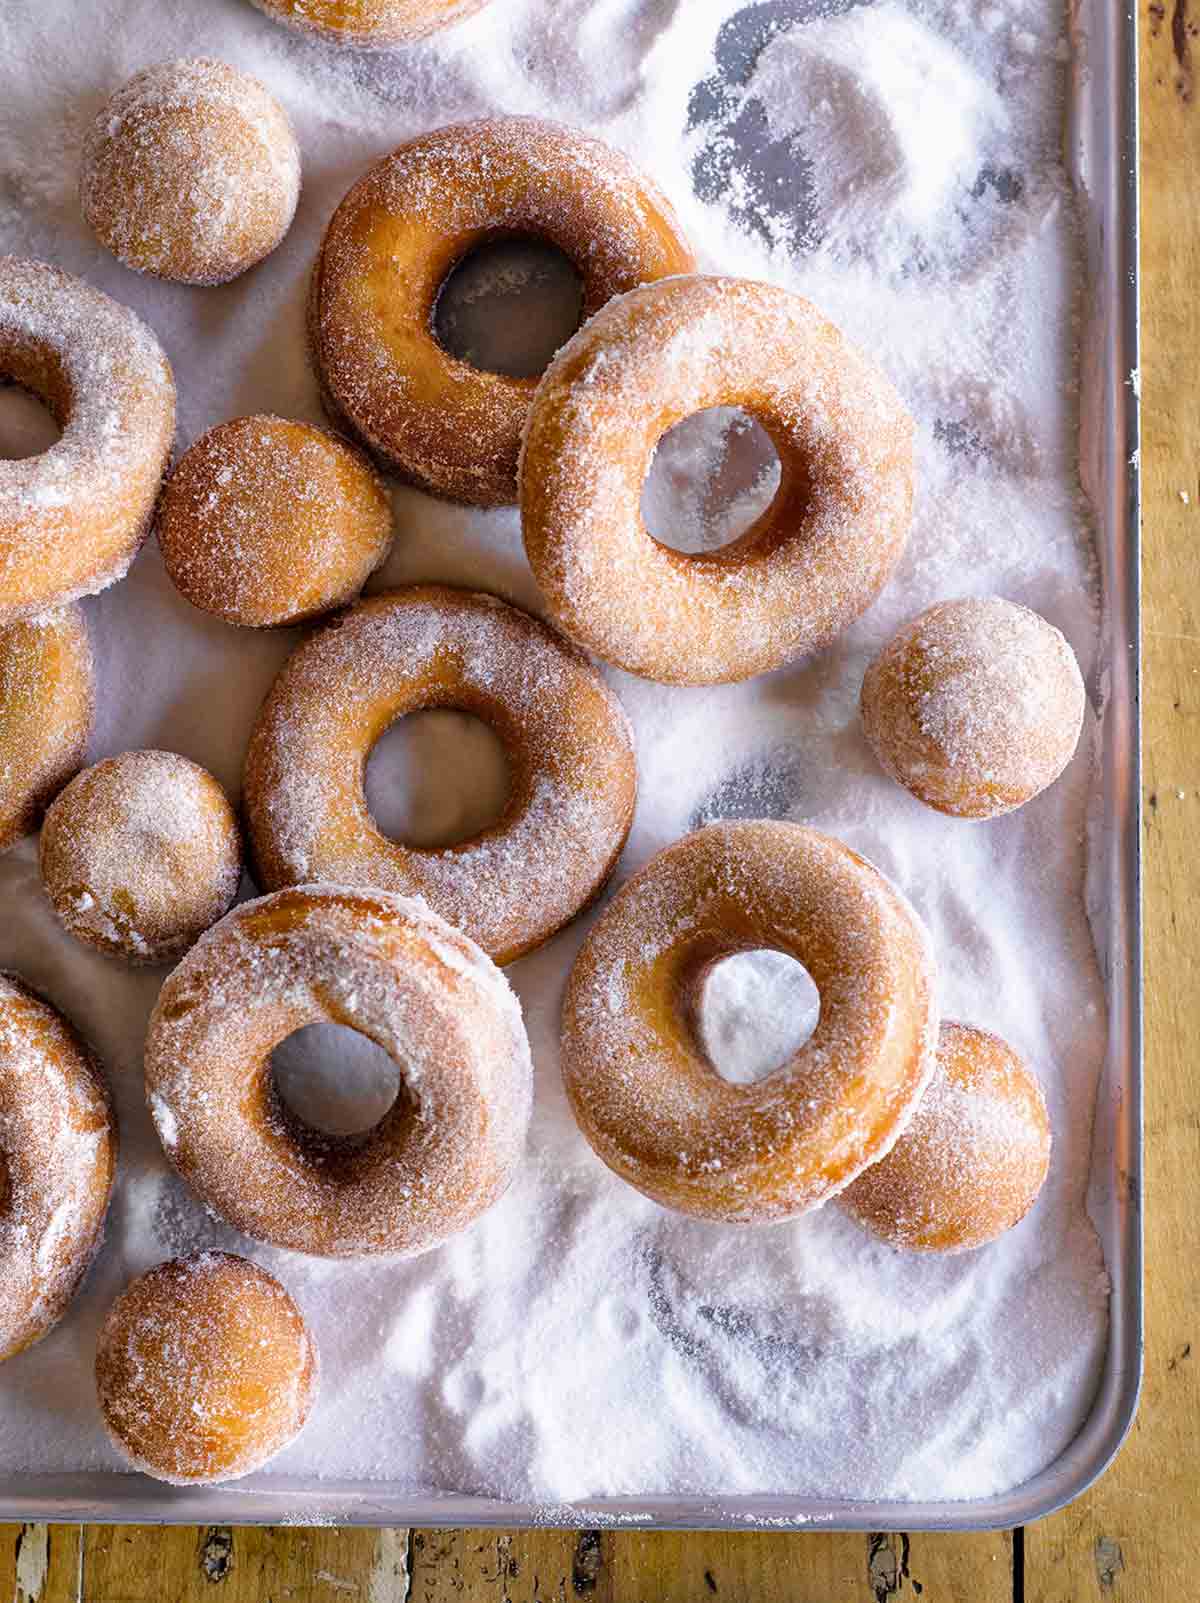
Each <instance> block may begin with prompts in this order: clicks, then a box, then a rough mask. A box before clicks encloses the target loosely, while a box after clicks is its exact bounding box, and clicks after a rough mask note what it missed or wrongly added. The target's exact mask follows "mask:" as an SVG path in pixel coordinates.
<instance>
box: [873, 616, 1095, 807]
mask: <svg viewBox="0 0 1200 1603" xmlns="http://www.w3.org/2000/svg"><path fill="white" fill-rule="evenodd" d="M1085 702H1086V696H1085V693H1084V688H1083V677H1082V675H1081V674H1080V672H1079V664H1078V663H1077V662H1076V660H1075V653H1074V652H1073V651H1072V650H1071V647H1070V646H1069V645H1068V643H1067V641H1066V639H1065V638H1064V637H1063V635H1062V634H1060V632H1059V631H1058V630H1057V629H1056V628H1055V627H1054V625H1053V624H1051V623H1047V622H1046V620H1045V618H1043V617H1041V616H1040V615H1039V614H1038V613H1036V612H1031V611H1030V610H1029V608H1028V607H1019V606H1017V605H1016V604H1015V603H1014V602H1012V601H1002V600H1000V599H999V598H997V597H994V596H992V597H987V598H985V599H982V600H977V599H966V600H961V601H939V602H938V603H937V605H936V606H932V607H930V608H929V609H928V611H926V612H923V613H921V615H920V617H918V618H914V619H913V620H912V622H911V623H908V624H906V625H905V626H904V628H903V629H901V630H900V632H899V633H898V634H897V635H896V636H895V638H894V639H893V640H892V641H891V643H890V644H889V645H888V646H887V647H886V649H885V650H884V651H883V652H882V653H881V654H880V656H879V657H877V658H876V660H875V661H874V662H873V663H872V664H871V666H870V668H868V670H867V674H866V677H865V679H864V680H863V687H862V700H861V705H862V720H863V729H864V730H865V731H866V736H867V739H868V740H869V741H870V743H871V745H872V747H873V748H874V750H875V755H876V756H877V757H878V759H879V762H880V765H881V766H882V767H883V768H884V769H885V771H886V772H887V773H889V774H890V775H891V777H892V778H893V779H894V780H896V781H897V782H898V783H899V784H901V785H903V786H904V787H905V789H907V790H910V791H911V792H912V794H913V795H914V796H916V797H917V798H918V800H920V801H923V802H925V803H926V805H927V806H929V807H933V808H936V809H937V811H938V812H940V813H951V814H953V815H954V816H955V817H958V818H995V817H996V816H997V815H998V814H1000V813H1007V812H1011V811H1012V810H1013V808H1014V807H1022V806H1024V804H1025V803H1026V802H1027V801H1030V800H1031V799H1032V798H1033V797H1034V796H1036V795H1037V794H1038V793H1039V792H1040V791H1043V790H1045V788H1046V787H1047V785H1051V784H1053V783H1054V781H1055V780H1056V779H1057V778H1058V776H1059V774H1061V773H1062V771H1063V769H1064V768H1065V767H1066V766H1067V764H1068V762H1070V760H1071V757H1072V755H1073V754H1074V751H1075V747H1076V745H1077V744H1078V742H1079V734H1080V730H1081V729H1082V728H1083V712H1084V706H1085Z"/></svg>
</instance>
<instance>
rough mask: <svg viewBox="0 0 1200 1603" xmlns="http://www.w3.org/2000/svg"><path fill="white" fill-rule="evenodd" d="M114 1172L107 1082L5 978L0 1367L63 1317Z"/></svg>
mask: <svg viewBox="0 0 1200 1603" xmlns="http://www.w3.org/2000/svg"><path fill="white" fill-rule="evenodd" d="M116 1167H117V1127H116V1123H115V1121H114V1118H113V1110H112V1103H111V1101H110V1099H109V1094H108V1087H107V1085H106V1084H105V1080H104V1075H103V1073H102V1072H101V1070H100V1067H99V1065H98V1064H97V1062H96V1060H95V1058H94V1057H93V1056H92V1054H91V1053H90V1052H89V1051H88V1049H87V1047H85V1046H84V1044H83V1042H82V1041H81V1040H80V1039H79V1037H78V1036H77V1035H76V1033H75V1031H74V1030H73V1029H72V1028H71V1026H70V1025H69V1024H68V1023H67V1021H66V1020H65V1019H64V1018H63V1017H62V1015H61V1014H60V1013H58V1012H57V1011H56V1010H55V1009H54V1008H52V1007H51V1006H50V1004H49V1003H48V1002H44V1001H42V999H41V998H40V997H39V996H38V995H37V994H36V993H35V992H34V991H32V990H31V989H30V988H29V986H27V985H26V984H25V982H24V981H23V980H20V979H18V978H17V976H16V975H15V974H4V973H0V1360H3V1359H5V1358H11V1357H12V1356H13V1355H14V1354H15V1353H19V1352H21V1351H22V1350H23V1349H24V1348H26V1347H29V1346H31V1345H32V1344H33V1343H34V1342H35V1341H38V1340H39V1339H40V1338H41V1337H42V1336H44V1335H45V1334H46V1332H47V1331H48V1330H49V1329H50V1328H51V1326H53V1325H55V1324H57V1323H58V1321H59V1320H60V1319H61V1318H62V1316H63V1314H64V1313H65V1312H66V1308H67V1304H68V1303H69V1302H70V1301H71V1298H72V1297H73V1296H74V1295H75V1292H76V1290H77V1289H78V1287H79V1283H80V1281H81V1280H82V1279H83V1277H84V1275H85V1274H86V1273H87V1269H88V1265H89V1264H90V1263H91V1261H92V1259H93V1257H94V1256H95V1254H96V1251H97V1249H98V1248H99V1246H100V1239H101V1236H102V1234H103V1231H104V1216H105V1214H106V1213H107V1211H108V1199H109V1195H110V1193H111V1192H112V1185H113V1176H114V1175H115V1173H116Z"/></svg>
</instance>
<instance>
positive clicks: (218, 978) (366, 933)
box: [146, 885, 532, 1258]
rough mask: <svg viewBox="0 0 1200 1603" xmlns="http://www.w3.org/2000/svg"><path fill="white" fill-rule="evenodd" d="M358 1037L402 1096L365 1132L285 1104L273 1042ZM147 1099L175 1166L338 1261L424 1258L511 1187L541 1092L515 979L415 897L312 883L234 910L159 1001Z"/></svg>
mask: <svg viewBox="0 0 1200 1603" xmlns="http://www.w3.org/2000/svg"><path fill="white" fill-rule="evenodd" d="M317 1023H326V1024H328V1023H334V1024H342V1025H345V1026H347V1027H349V1028H350V1029H354V1030H358V1031H359V1033H360V1034H362V1035H365V1036H367V1037H368V1038H369V1039H370V1040H372V1041H374V1042H375V1044H376V1045H377V1046H380V1047H382V1048H383V1050H384V1051H385V1052H387V1053H388V1054H389V1055H390V1056H391V1057H392V1059H393V1060H394V1061H395V1063H396V1064H397V1066H398V1067H399V1069H400V1073H401V1076H402V1083H403V1089H402V1091H401V1094H400V1095H399V1096H398V1097H397V1099H396V1101H395V1103H394V1104H393V1106H392V1107H391V1109H390V1110H389V1111H388V1112H387V1113H386V1114H385V1115H384V1117H383V1118H382V1119H381V1120H380V1122H379V1123H378V1124H377V1125H376V1126H375V1127H374V1129H373V1130H371V1131H370V1132H369V1133H368V1134H367V1135H366V1136H365V1137H357V1136H351V1137H345V1136H331V1135H324V1134H322V1133H321V1132H320V1131H317V1130H314V1129H312V1128H311V1127H310V1126H309V1125H307V1124H305V1123H304V1122H303V1121H301V1120H300V1119H299V1118H298V1117H297V1116H296V1115H295V1114H294V1113H292V1112H291V1111H290V1110H289V1109H288V1108H287V1107H286V1106H285V1104H284V1103H283V1102H282V1100H281V1099H280V1097H279V1094H278V1092H277V1090H276V1088H275V1083H274V1080H273V1077H272V1072H271V1053H272V1051H273V1050H274V1048H275V1047H276V1046H278V1045H279V1043H280V1042H281V1041H283V1040H285V1039H286V1038H287V1037H288V1036H289V1035H292V1034H294V1033H295V1031H297V1030H299V1029H303V1028H304V1026H305V1025H307V1024H317ZM146 1095H147V1099H148V1101H149V1103H150V1110H151V1113H152V1114H153V1116H154V1122H155V1125H156V1126H157V1129H158V1133H159V1136H160V1138H161V1139H162V1143H163V1146H164V1147H165V1148H166V1151H167V1155H168V1156H169V1157H170V1159H171V1161H172V1163H173V1164H174V1165H175V1167H176V1168H177V1169H178V1170H179V1172H180V1173H181V1174H182V1175H183V1177H184V1179H185V1180H187V1181H188V1182H189V1183H190V1184H191V1185H192V1186H193V1187H194V1188H195V1190H196V1191H197V1192H198V1193H199V1194H200V1196H201V1197H202V1198H203V1200H204V1202H205V1203H207V1205H208V1206H209V1207H210V1208H211V1209H213V1210H214V1212H216V1213H218V1214H220V1215H221V1217H222V1218H224V1219H228V1220H229V1222H230V1223H231V1224H233V1225H236V1226H237V1228H238V1229H239V1230H243V1231H245V1232H246V1234H247V1235H251V1236H256V1237H258V1238H259V1239H260V1240H262V1241H269V1242H272V1243H273V1244H274V1245H275V1246H278V1247H291V1248H294V1249H295V1250H296V1251H298V1252H309V1253H315V1254H318V1255H320V1256H323V1257H331V1258H352V1257H365V1256H368V1255H371V1254H375V1253H390V1254H397V1255H403V1256H411V1255H414V1254H416V1253H420V1252H427V1251H428V1250H429V1249H430V1248H431V1247H436V1246H438V1245H440V1244H441V1242H443V1241H445V1240H446V1238H447V1237H448V1236H452V1235H454V1234H455V1233H456V1232H458V1231H460V1230H464V1229H465V1228H466V1227H467V1225H469V1224H471V1223H472V1222H473V1221H474V1220H475V1219H476V1218H477V1217H478V1216H479V1215H480V1214H481V1213H483V1212H484V1210H485V1209H487V1208H490V1207H491V1205H492V1204H493V1203H494V1202H495V1201H496V1200H497V1199H498V1198H499V1197H500V1196H501V1195H502V1194H503V1193H504V1191H505V1190H506V1189H507V1187H508V1184H509V1182H510V1181H511V1179H512V1177H513V1175H514V1173H515V1172H516V1168H517V1165H518V1163H519V1162H520V1160H521V1155H522V1151H523V1148H524V1144H525V1131H526V1128H527V1126H528V1123H529V1110H530V1103H531V1099H532V1070H531V1066H530V1060H529V1043H528V1041H527V1040H526V1037H525V1026H524V1024H523V1022H522V1019H521V1009H520V1006H519V1004H518V1002H517V1000H516V997H515V996H514V995H513V993H512V992H511V991H510V990H509V987H508V983H507V981H506V980H505V979H504V976H503V975H502V974H501V973H500V971H499V970H498V969H497V968H496V966H495V965H494V964H493V963H492V962H491V961H490V959H489V958H488V957H487V956H486V955H485V954H484V953H483V952H481V951H480V949H479V948H478V947H477V946H476V945H475V944H474V943H473V942H472V941H469V940H468V939H467V938H466V937H465V936H464V935H461V934H460V933H459V932H458V931H457V930H455V929H451V927H450V925H449V924H447V923H446V922H445V920H444V919H441V918H439V917H438V916H437V914H436V913H433V912H431V911H430V910H429V908H428V907H427V906H426V905H425V903H424V902H423V901H421V900H420V899H417V898H408V897H401V896H392V895H390V894H388V893H387V892H386V891H370V890H354V889H350V888H347V887H345V886H335V885H306V886H298V887H295V888H294V889H291V890H286V891H277V892H276V893H275V894H274V895H273V896H264V897H262V898H261V899H260V900H258V901H256V902H247V903H244V904H243V905H242V906H241V907H238V908H235V909H234V911H233V912H232V913H229V914H228V915H227V916H226V917H225V918H224V919H222V921H221V922H220V923H219V924H218V925H217V926H216V927H215V928H214V929H211V930H209V932H208V934H207V935H204V936H202V937H201V938H200V940H199V941H198V942H197V944H196V945H195V946H194V947H193V948H192V950H191V951H190V952H189V953H188V955H187V956H186V957H185V958H184V960H183V962H182V963H180V965H179V967H178V968H177V969H175V970H174V972H173V973H171V974H170V975H169V976H168V978H167V981H166V984H165V985H164V986H163V988H162V991H161V993H160V995H159V999H158V1005H157V1006H156V1008H155V1010H154V1013H153V1016H152V1017H151V1020H150V1032H149V1036H148V1038H147V1041H146Z"/></svg>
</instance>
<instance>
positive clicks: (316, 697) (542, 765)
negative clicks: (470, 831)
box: [243, 585, 637, 963]
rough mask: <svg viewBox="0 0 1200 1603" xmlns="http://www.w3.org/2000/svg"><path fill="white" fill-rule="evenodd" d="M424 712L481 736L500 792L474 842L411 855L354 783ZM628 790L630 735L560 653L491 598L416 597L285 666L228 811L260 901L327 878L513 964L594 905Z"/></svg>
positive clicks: (577, 665)
mask: <svg viewBox="0 0 1200 1603" xmlns="http://www.w3.org/2000/svg"><path fill="white" fill-rule="evenodd" d="M331 690H333V691H334V693H332V694H331ZM430 707H453V708H458V709H459V710H461V711H464V712H469V713H473V714H474V715H475V716H476V717H478V718H481V719H482V720H483V721H484V722H485V723H487V724H490V725H491V727H492V728H493V729H494V730H495V732H496V733H497V734H498V735H499V737H500V739H501V740H502V741H503V742H504V745H505V748H506V750H507V752H508V756H509V762H510V769H511V790H510V794H509V801H508V806H507V807H506V809H505V812H504V814H503V816H502V817H501V818H500V820H499V821H498V822H497V823H496V824H494V825H492V826H491V827H490V828H489V829H486V830H484V831H483V832H482V833H481V834H479V835H477V836H475V837H474V838H473V839H471V840H467V841H463V842H461V843H460V844H458V845H455V846H446V847H441V848H435V849H431V850H421V849H418V848H416V847H411V846H404V845H400V844H398V843H397V842H395V841H391V840H388V839H387V838H386V836H384V835H382V834H381V833H380V831H379V830H378V829H377V828H376V827H375V824H374V822H373V820H372V818H371V815H370V812H369V811H368V809H367V802H366V797H365V795H364V793H363V773H364V766H365V763H366V759H367V756H368V754H369V752H370V750H371V748H372V746H373V745H374V744H375V742H376V741H377V740H378V739H379V737H380V736H381V735H382V734H383V732H384V730H385V729H387V727H388V725H389V724H391V723H392V722H394V720H396V719H397V718H401V717H403V716H404V715H405V713H410V712H418V711H422V710H424V709H425V708H430ZM636 792H637V767H636V759H635V757H634V749H633V735H632V731H631V730H630V727H629V722H628V720H627V719H626V717H625V714H624V712H623V711H622V709H621V706H620V703H619V702H618V701H617V699H616V697H615V696H614V695H613V694H612V692H611V691H610V690H609V689H608V687H607V686H606V685H605V683H604V681H603V680H602V679H601V678H600V676H599V674H598V673H597V672H596V670H595V669H594V668H593V667H592V666H591V664H590V663H588V662H587V661H586V660H585V659H584V658H583V657H582V656H581V655H580V654H579V653H578V652H577V651H576V650H575V649H574V647H573V646H571V645H569V644H568V643H567V642H566V641H564V640H561V639H560V638H559V637H558V636H557V635H556V634H554V633H553V632H552V631H551V630H549V629H547V628H546V626H545V625H544V624H542V623H539V622H538V620H537V619H536V618H532V617H530V616H529V614H528V613H525V612H520V611H518V610H517V608H516V607H511V606H508V605H507V604H506V603H505V602H503V601H499V600H497V599H496V597H495V596H488V595H480V594H473V593H471V592H469V591H464V590H452V589H448V588H446V587H444V586H440V585H414V586H412V587H411V588H408V589H404V590H394V591H391V592H390V593H387V594H384V595H378V596H373V597H371V598H370V600H367V601H364V602H361V603H360V604H359V605H358V606H356V607H352V608H351V609H350V610H349V611H348V612H345V613H343V614H342V615H341V616H340V617H339V618H337V619H335V620H334V621H333V622H332V623H331V624H329V625H327V626H326V627H325V628H324V629H321V630H319V631H318V632H317V633H316V634H314V635H312V636H311V637H310V638H309V639H308V640H307V641H305V642H304V644H302V645H301V646H300V647H299V648H298V649H297V650H296V651H295V652H294V653H293V654H292V656H291V657H290V658H289V659H288V661H287V662H286V663H285V664H284V667H283V670H282V672H281V673H280V675H279V677H278V679H276V681H275V684H274V685H273V687H272V689H271V691H270V694H269V695H268V696H267V699H266V702H265V703H264V705H263V708H262V711H261V712H260V714H259V717H258V722H257V723H256V725H255V728H254V731H253V733H252V735H251V737H250V746H249V750H248V753H247V757H246V769H245V777H244V784H243V801H244V806H245V812H246V820H247V824H248V827H249V832H250V839H251V846H252V852H253V856H254V859H255V862H256V864H257V873H256V878H257V879H258V882H259V884H260V885H262V886H263V887H264V888H265V889H268V890H275V889H278V888H279V887H281V886H284V885H295V884H300V883H301V882H303V881H308V880H328V881H333V882H336V883H339V884H349V885H377V886H381V887H382V888H384V889H386V890H391V891H398V892H401V893H403V894H406V895H412V896H423V897H424V898H425V899H426V901H427V902H428V903H429V905H430V906H431V907H432V908H433V909H434V910H435V911H436V912H438V913H440V914H441V915H442V917H443V918H445V919H448V920H449V921H450V923H452V924H454V925H456V926H457V927H458V928H459V929H461V930H463V931H464V932H465V933H466V934H467V935H469V936H470V937H471V939H472V940H474V941H477V942H478V943H479V945H480V946H482V947H483V949H484V951H485V952H487V953H488V955H489V956H490V957H492V958H493V959H494V960H495V961H496V962H497V963H510V962H511V961H512V960H513V959H514V958H516V957H519V956H521V954H522V953H524V952H528V951H530V950H532V948H533V947H535V946H540V945H541V943H542V942H543V941H546V940H548V939H549V938H550V936H551V935H553V934H554V933H555V932H556V931H557V930H559V929H561V928H562V926H563V925H564V924H566V923H568V922H569V921H570V920H571V919H572V918H574V917H575V915H576V914H577V913H578V912H579V911H580V909H581V908H583V907H584V906H586V904H587V903H588V902H589V901H590V900H591V899H592V898H593V897H594V896H596V895H597V894H598V892H599V891H600V889H601V887H602V886H603V885H604V883H605V881H606V880H607V879H608V876H609V874H610V873H611V872H612V870H613V868H614V866H615V864H616V861H617V858H618V857H619V856H620V853H621V848H622V847H623V845H624V844H625V837H626V836H627V835H628V833H629V827H630V824H631V823H632V821H633V806H634V801H635V798H636Z"/></svg>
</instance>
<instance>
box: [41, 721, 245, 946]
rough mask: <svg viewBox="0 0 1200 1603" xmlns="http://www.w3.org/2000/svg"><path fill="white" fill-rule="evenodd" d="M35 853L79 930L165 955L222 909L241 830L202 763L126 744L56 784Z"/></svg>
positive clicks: (93, 940)
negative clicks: (64, 784) (58, 787)
mask: <svg viewBox="0 0 1200 1603" xmlns="http://www.w3.org/2000/svg"><path fill="white" fill-rule="evenodd" d="M38 861H39V866H40V868H41V874H42V884H43V885H44V886H45V889H46V894H47V896H48V897H49V898H50V905H51V907H53V909H54V911H55V912H56V913H57V914H58V917H59V918H60V919H61V920H62V923H63V925H64V927H65V928H66V929H67V930H69V931H70V933H71V934H72V935H74V936H75V937H76V938H77V939H78V940H81V941H84V942H85V943H86V944H87V945H89V946H96V947H99V949H100V950H101V951H102V952H108V953H109V954H111V955H112V956H114V957H122V958H124V959H126V961H127V962H130V963H163V962H166V961H167V960H168V959H170V958H174V957H178V956H179V955H180V953H182V952H185V951H186V950H187V948H188V947H189V946H191V944H192V943H193V941H195V940H196V938H197V937H198V936H199V935H201V934H202V933H203V932H204V931H205V930H206V929H208V927H209V925H211V924H215V923H216V921H217V920H218V919H219V918H220V917H222V915H223V914H225V913H226V912H228V910H229V907H230V904H231V903H232V901H233V899H234V897H235V896H236V895H237V888H238V881H239V880H240V879H241V876H242V837H241V830H240V829H239V828H238V822H237V818H236V817H235V816H234V812H233V809H232V807H230V805H229V800H228V798H227V796H226V795H225V792H224V791H223V790H222V789H221V786H220V785H219V784H218V783H217V781H216V780H215V779H214V778H213V776H212V775H211V774H210V773H209V772H208V771H207V769H204V768H201V767H200V765H199V763H194V762H192V761H190V760H189V759H188V758H187V757H181V756H179V754H178V753H177V752H173V751H126V752H122V754H121V755H120V756H119V757H106V758H105V759H104V761H103V762H98V763H96V764H95V766H94V767H92V768H87V769H85V770H84V772H83V773H81V774H77V775H76V777H75V778H74V779H73V780H72V781H71V783H70V784H69V785H68V786H67V787H66V788H65V789H64V790H63V791H61V792H60V793H59V795H58V796H57V797H56V798H55V800H54V802H53V803H52V804H51V806H50V808H49V810H48V811H47V813H46V820H45V823H44V824H43V826H42V834H41V839H40V841H39V842H38Z"/></svg>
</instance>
